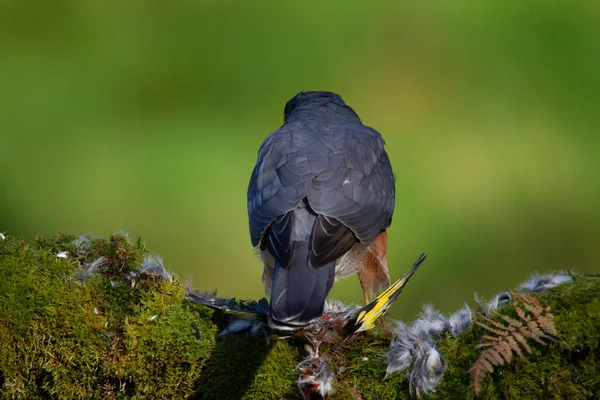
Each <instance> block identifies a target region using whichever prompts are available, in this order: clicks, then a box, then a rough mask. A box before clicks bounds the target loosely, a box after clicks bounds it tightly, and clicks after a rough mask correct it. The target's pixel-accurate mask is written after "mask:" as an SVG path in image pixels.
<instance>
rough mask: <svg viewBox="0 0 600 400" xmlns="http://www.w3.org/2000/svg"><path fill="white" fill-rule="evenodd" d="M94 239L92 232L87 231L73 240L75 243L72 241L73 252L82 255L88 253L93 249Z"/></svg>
mask: <svg viewBox="0 0 600 400" xmlns="http://www.w3.org/2000/svg"><path fill="white" fill-rule="evenodd" d="M92 239H93V237H92V234H91V233H85V234H83V235H81V236H79V237H78V238H77V239H75V240H73V243H71V248H72V250H73V252H74V253H77V254H79V255H82V256H86V255H88V254H89V253H90V251H91V247H92Z"/></svg>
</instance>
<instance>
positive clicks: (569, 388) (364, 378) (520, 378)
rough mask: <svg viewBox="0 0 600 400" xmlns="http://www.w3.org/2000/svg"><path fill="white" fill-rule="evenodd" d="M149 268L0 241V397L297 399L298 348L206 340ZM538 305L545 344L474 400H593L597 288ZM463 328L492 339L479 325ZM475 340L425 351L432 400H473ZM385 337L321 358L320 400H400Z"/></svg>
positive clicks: (510, 316)
mask: <svg viewBox="0 0 600 400" xmlns="http://www.w3.org/2000/svg"><path fill="white" fill-rule="evenodd" d="M65 251H66V252H67V253H65ZM57 255H59V257H57ZM146 256H147V250H146V249H145V247H144V245H143V243H141V241H137V242H135V243H134V242H132V241H131V240H129V239H128V238H126V237H125V236H119V235H116V236H113V237H112V238H111V239H110V240H106V241H105V240H98V239H93V240H91V239H90V240H84V241H79V242H78V241H77V240H76V238H75V237H73V236H68V235H58V236H55V237H53V238H50V239H43V238H36V239H35V240H32V241H29V242H27V241H24V240H22V239H18V238H15V237H11V236H7V237H6V238H5V239H2V238H0V396H1V397H2V398H27V399H31V398H90V399H97V398H139V399H141V398H198V399H242V398H243V399H297V398H300V392H299V391H298V388H297V384H296V382H297V379H298V376H299V371H298V370H296V369H295V368H296V366H297V365H298V364H299V363H300V362H301V361H302V360H303V359H304V358H305V356H306V354H305V350H304V348H303V346H304V343H303V342H301V341H299V340H274V341H272V342H271V344H270V345H267V344H266V341H265V338H264V337H260V336H259V337H253V336H251V335H247V334H237V335H229V336H223V337H217V335H218V334H219V332H221V331H222V329H223V328H224V326H225V325H226V323H227V319H228V317H227V316H225V315H223V314H222V313H220V312H218V311H213V310H210V309H209V308H207V307H204V306H202V305H198V304H193V303H191V302H189V301H186V293H187V292H186V282H183V281H181V280H180V278H179V277H177V276H171V275H168V276H157V275H156V273H155V272H156V271H153V269H152V263H151V262H147V261H144V260H148V259H147V258H146ZM100 258H103V260H102V262H100V263H96V264H94V261H97V260H99V259H100ZM141 266H142V267H143V268H142V269H140V267H141ZM536 296H537V298H538V299H539V300H540V301H541V303H542V304H545V305H549V306H550V307H551V310H552V314H553V316H554V323H555V328H556V332H557V335H556V341H555V342H551V343H549V345H548V346H547V347H543V346H537V345H531V346H530V349H531V353H532V354H527V355H526V357H525V359H519V358H516V359H512V362H511V363H510V364H505V365H501V366H496V367H495V368H494V371H493V372H492V373H490V374H489V375H488V376H487V377H485V379H482V381H481V388H480V390H481V394H482V396H483V397H485V398H487V399H496V398H532V399H534V398H540V399H541V398H544V399H545V398H570V399H578V398H581V399H584V398H590V397H593V396H594V395H597V393H600V367H599V365H600V363H599V360H600V276H599V275H598V274H595V275H594V274H588V275H585V276H577V277H576V279H575V282H572V283H565V284H563V285H560V286H558V287H556V288H553V289H550V290H546V291H544V292H542V293H540V294H538V295H536ZM465 297H468V294H465ZM522 311H523V310H516V309H515V307H514V305H513V304H507V305H505V306H503V307H502V308H501V309H498V312H499V313H500V314H501V315H503V316H504V317H505V318H502V317H500V318H498V317H494V316H492V317H491V318H492V320H494V321H495V322H497V323H501V321H503V322H508V323H510V322H509V321H511V320H519V319H523V317H522V316H521V315H520V313H521V312H522ZM529 311H530V312H531V310H529ZM473 321H474V322H483V323H487V324H488V326H490V327H491V326H492V325H494V326H496V325H495V324H490V323H489V322H485V319H484V317H483V316H482V315H481V314H477V315H476V316H475V317H474V320H473ZM502 326H503V327H504V326H505V325H502ZM496 328H498V329H500V328H499V327H498V326H496ZM485 334H486V332H485V329H483V328H481V327H480V326H478V325H477V324H474V323H471V324H470V326H469V327H468V328H467V329H466V331H465V332H464V333H463V334H462V335H459V336H457V337H453V336H452V335H450V334H444V335H443V336H442V337H441V338H440V339H439V340H437V341H436V343H435V345H436V349H437V350H439V352H440V353H441V354H443V356H444V357H445V359H446V362H447V369H446V371H445V374H444V377H443V379H442V381H441V383H440V384H439V386H438V387H437V389H436V392H435V393H433V394H432V396H431V398H461V399H468V398H474V394H473V392H472V391H471V389H470V388H469V379H470V377H469V372H468V371H469V369H470V368H471V366H472V365H473V363H474V362H475V361H476V360H477V358H478V357H479V355H480V353H481V351H483V350H484V349H482V350H479V351H478V350H474V347H475V346H476V345H477V344H479V343H480V340H481V337H482V336H483V335H485ZM392 335H393V331H392V329H391V324H390V322H389V321H388V322H386V321H385V320H384V321H382V322H381V323H380V326H379V327H378V328H376V329H375V330H373V331H370V332H366V333H360V334H357V335H355V336H354V337H353V338H352V339H351V340H349V341H347V342H344V343H343V345H341V346H337V347H335V348H331V349H324V350H323V351H324V352H325V354H324V355H325V356H326V357H327V358H328V360H329V365H330V367H331V369H332V372H333V374H334V376H335V381H334V386H335V389H336V393H335V394H334V395H332V396H330V398H332V399H404V398H406V399H408V398H411V394H410V389H409V385H408V383H407V381H406V377H405V375H406V374H404V373H395V374H390V375H388V376H387V377H386V367H387V361H386V358H385V357H384V355H385V352H386V351H387V350H388V348H389V344H390V340H391V338H392ZM384 378H385V379H384Z"/></svg>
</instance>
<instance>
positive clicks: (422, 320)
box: [412, 304, 446, 339]
mask: <svg viewBox="0 0 600 400" xmlns="http://www.w3.org/2000/svg"><path fill="white" fill-rule="evenodd" d="M412 329H413V330H414V332H415V334H416V335H417V336H418V337H420V338H421V339H429V338H439V337H440V336H441V335H442V333H444V331H445V330H446V319H445V318H444V316H443V315H442V314H441V313H440V312H439V311H438V310H436V309H435V308H433V306H432V305H431V304H424V305H423V311H422V312H421V314H420V315H419V318H417V319H416V320H415V322H414V323H413V324H412Z"/></svg>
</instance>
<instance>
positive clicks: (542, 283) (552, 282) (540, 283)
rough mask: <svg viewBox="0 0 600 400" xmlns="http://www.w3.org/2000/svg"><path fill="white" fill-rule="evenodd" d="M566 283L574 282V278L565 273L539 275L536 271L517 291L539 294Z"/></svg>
mask: <svg viewBox="0 0 600 400" xmlns="http://www.w3.org/2000/svg"><path fill="white" fill-rule="evenodd" d="M566 282H573V276H572V275H570V274H568V273H566V272H564V271H559V272H548V273H545V274H539V273H538V272H537V271H536V272H534V273H533V274H531V276H530V277H529V278H527V279H526V280H524V281H523V282H521V284H520V285H519V286H518V287H517V290H526V291H528V292H532V293H538V292H541V291H543V290H546V289H550V288H553V287H555V286H558V285H560V284H563V283H566Z"/></svg>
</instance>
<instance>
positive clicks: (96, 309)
mask: <svg viewBox="0 0 600 400" xmlns="http://www.w3.org/2000/svg"><path fill="white" fill-rule="evenodd" d="M94 314H96V315H98V314H99V312H98V308H97V307H94Z"/></svg>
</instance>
